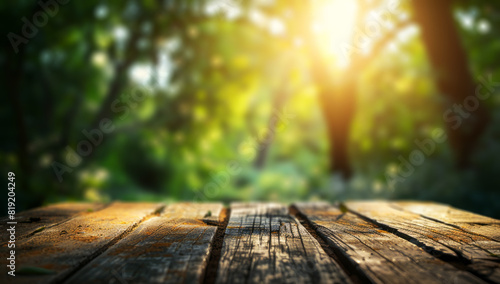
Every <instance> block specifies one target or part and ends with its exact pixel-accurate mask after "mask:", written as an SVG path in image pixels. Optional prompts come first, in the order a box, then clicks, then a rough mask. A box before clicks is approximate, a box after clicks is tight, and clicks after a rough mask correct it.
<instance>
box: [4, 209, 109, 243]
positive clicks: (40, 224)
mask: <svg viewBox="0 0 500 284" xmlns="http://www.w3.org/2000/svg"><path fill="white" fill-rule="evenodd" d="M104 206H105V205H104V204H98V203H61V204H54V205H49V206H44V207H40V208H36V209H32V210H28V211H23V212H19V213H17V214H16V215H15V218H16V219H15V220H13V221H15V222H17V224H16V239H17V240H20V239H22V238H25V237H26V236H27V235H29V234H31V233H33V232H34V231H35V230H37V229H40V228H49V227H52V226H54V225H56V224H59V223H61V222H64V221H66V220H68V219H70V218H72V217H74V216H76V215H78V214H85V213H88V212H93V211H96V210H100V209H102V208H104ZM8 221H11V220H9V219H8V217H4V218H1V219H0V231H1V232H5V230H6V229H7V227H8V226H9V225H8V224H7V222H8ZM8 237H9V236H8V234H0V244H5V242H7V241H8Z"/></svg>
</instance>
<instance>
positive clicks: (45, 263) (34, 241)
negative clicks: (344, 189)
mask: <svg viewBox="0 0 500 284" xmlns="http://www.w3.org/2000/svg"><path fill="white" fill-rule="evenodd" d="M8 221H9V220H8V219H7V218H3V219H1V220H0V227H1V230H2V234H0V236H1V239H0V242H1V244H2V246H1V253H0V255H1V257H2V259H3V262H2V264H3V265H2V267H3V268H2V275H0V283H30V284H32V283H500V220H496V219H492V218H489V217H485V216H481V215H477V214H474V213H470V212H467V211H463V210H459V209H455V208H452V207H450V206H447V205H442V204H436V203H422V202H387V201H352V202H346V203H342V204H336V205H335V204H329V203H295V204H292V205H291V206H286V205H283V204H276V203H233V204H231V205H230V206H229V207H227V208H226V207H224V206H223V205H222V204H220V203H174V204H168V205H165V204H157V203H123V202H115V203H111V204H91V203H63V204H56V205H51V206H47V207H41V208H37V209H33V210H29V211H25V212H20V213H18V214H16V220H15V222H17V224H14V225H12V224H8V223H7V222H8ZM12 226H14V227H15V248H12V247H11V248H9V244H12V242H10V243H9V241H11V240H12V238H11V234H10V233H6V232H10V231H7V229H9V228H12ZM11 231H12V230H11ZM11 250H14V251H15V275H16V276H15V277H12V276H10V275H8V273H7V272H8V271H10V269H9V268H8V267H7V266H6V265H5V264H7V265H9V262H8V261H9V260H6V258H7V257H9V255H10V253H11Z"/></svg>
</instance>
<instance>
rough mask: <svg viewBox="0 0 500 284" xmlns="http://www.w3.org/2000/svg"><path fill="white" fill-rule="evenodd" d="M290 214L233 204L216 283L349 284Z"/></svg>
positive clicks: (274, 206) (267, 207)
mask: <svg viewBox="0 0 500 284" xmlns="http://www.w3.org/2000/svg"><path fill="white" fill-rule="evenodd" d="M349 282H350V280H349V279H348V278H347V276H346V274H345V273H344V272H343V271H342V270H341V268H340V267H339V266H338V265H337V263H335V262H334V261H333V260H332V259H331V258H330V257H329V256H328V255H327V254H326V253H325V252H324V251H323V249H322V248H321V246H320V244H319V243H318V242H317V241H316V240H315V239H314V237H312V236H311V235H310V234H309V233H308V232H307V230H306V229H305V228H304V227H303V226H302V225H301V224H300V222H299V221H298V220H297V219H295V218H294V217H293V216H291V215H290V214H289V212H288V209H287V208H286V207H284V206H282V205H278V204H241V203H237V204H232V205H231V216H230V219H229V223H228V226H227V228H226V231H225V237H224V243H223V246H222V252H221V259H220V262H219V270H218V273H217V278H216V283H349Z"/></svg>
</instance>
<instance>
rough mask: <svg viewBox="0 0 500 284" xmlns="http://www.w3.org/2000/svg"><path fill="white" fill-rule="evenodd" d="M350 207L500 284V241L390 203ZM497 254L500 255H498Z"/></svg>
mask: <svg viewBox="0 0 500 284" xmlns="http://www.w3.org/2000/svg"><path fill="white" fill-rule="evenodd" d="M346 206H347V208H348V209H349V210H352V211H353V212H356V213H357V214H359V215H362V216H364V217H365V218H367V219H369V220H371V221H373V222H376V223H377V224H379V225H382V226H386V229H388V230H394V232H396V233H397V235H398V236H400V237H401V238H404V239H407V240H408V241H412V242H415V243H417V244H419V245H420V246H421V247H422V248H424V249H426V250H428V251H430V252H431V253H433V254H434V255H435V256H436V257H439V258H441V259H446V260H448V261H450V262H452V263H458V264H460V265H464V266H465V269H467V270H468V271H470V272H471V273H474V274H475V275H477V276H479V277H481V278H482V279H486V280H489V281H493V282H497V283H500V263H499V260H500V258H499V257H497V256H498V255H500V242H497V241H493V240H491V239H489V238H486V237H483V236H481V235H476V234H472V233H470V232H468V231H464V230H462V229H460V228H457V227H454V226H447V225H445V224H443V223H441V222H436V221H433V220H431V219H428V218H425V217H422V216H421V215H419V214H415V213H412V212H408V211H401V210H398V209H396V208H394V207H393V206H390V203H389V202H383V201H381V202H370V201H367V202H348V203H346ZM495 255H497V256H495Z"/></svg>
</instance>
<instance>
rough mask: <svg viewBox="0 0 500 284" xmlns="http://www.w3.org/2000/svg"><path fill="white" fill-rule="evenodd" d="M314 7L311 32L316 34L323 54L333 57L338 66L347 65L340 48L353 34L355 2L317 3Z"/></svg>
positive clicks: (341, 0) (343, 0) (347, 42)
mask: <svg viewBox="0 0 500 284" xmlns="http://www.w3.org/2000/svg"><path fill="white" fill-rule="evenodd" d="M318 2H320V3H321V4H319V3H318V4H319V5H315V7H314V15H315V17H314V19H313V23H312V27H311V28H312V31H313V32H314V33H315V34H317V38H318V42H319V44H320V46H321V49H322V50H323V52H325V53H326V54H327V55H334V56H335V57H336V58H337V60H338V65H339V66H345V65H347V64H348V59H347V58H345V56H344V54H343V53H342V47H343V46H345V45H346V44H349V43H350V42H351V40H352V36H353V33H354V21H355V16H356V10H357V5H356V2H355V1H346V0H329V1H328V0H327V1H318Z"/></svg>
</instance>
